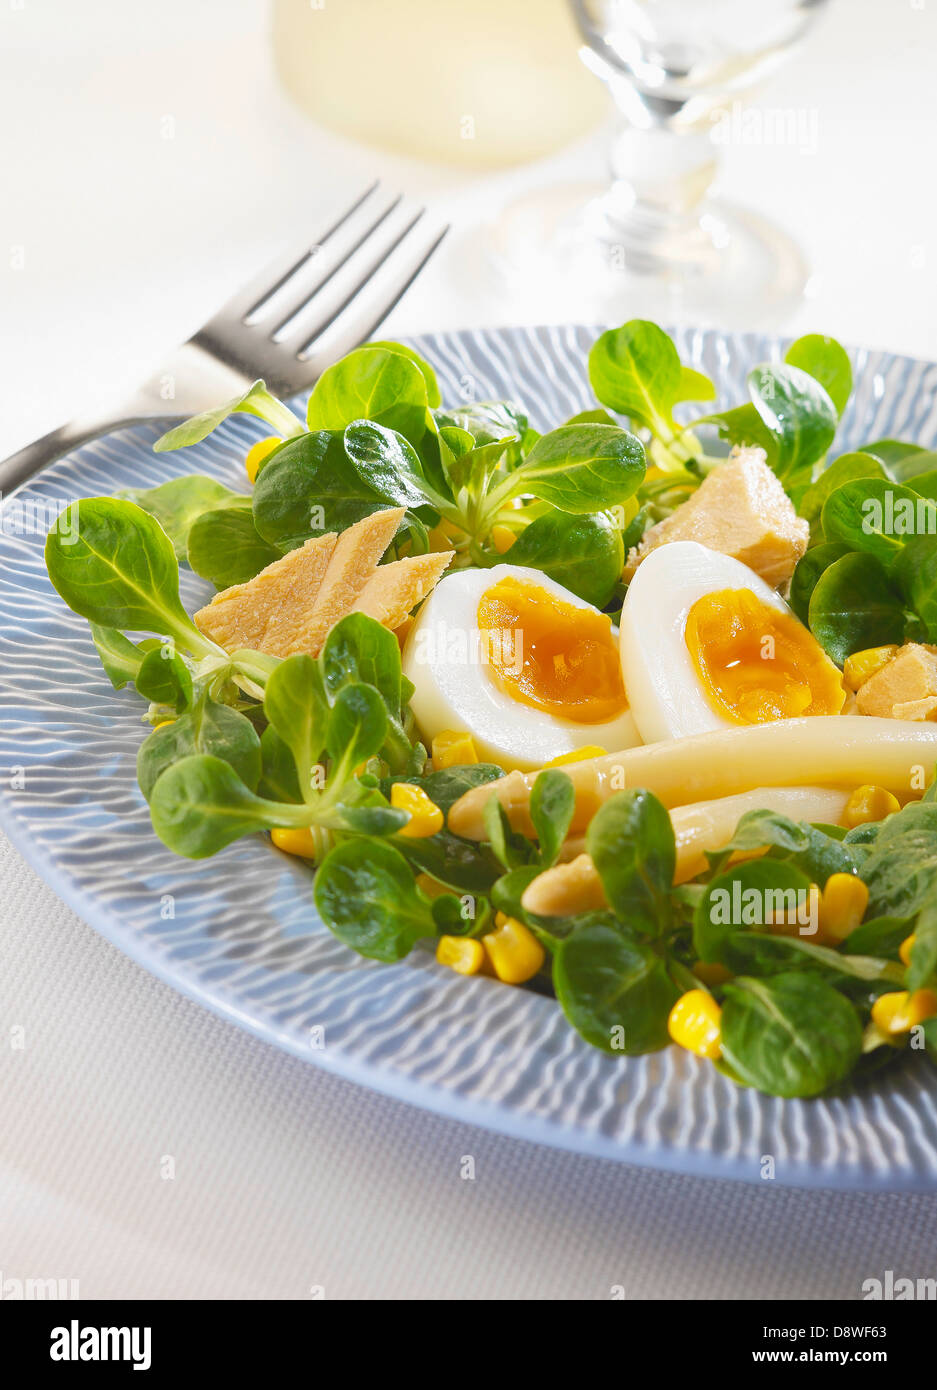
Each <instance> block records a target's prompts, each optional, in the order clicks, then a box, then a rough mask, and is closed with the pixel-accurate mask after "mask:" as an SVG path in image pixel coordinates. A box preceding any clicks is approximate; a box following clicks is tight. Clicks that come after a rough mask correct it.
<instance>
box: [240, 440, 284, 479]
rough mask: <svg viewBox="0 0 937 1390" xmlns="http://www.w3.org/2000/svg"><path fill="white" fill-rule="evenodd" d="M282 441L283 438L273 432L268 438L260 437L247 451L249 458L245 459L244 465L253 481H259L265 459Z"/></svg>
mask: <svg viewBox="0 0 937 1390" xmlns="http://www.w3.org/2000/svg"><path fill="white" fill-rule="evenodd" d="M282 443H283V440H282V439H281V438H280V437H279V435H276V434H271V435H268V436H267V438H266V439H258V441H257V443H256V444H252V445H251V447H250V448H249V449H248V451H247V458H246V459H245V460H244V467H245V469H246V470H247V476H248V478H249V479H250V481H251V482H252V483H254V482H256V481H257V473H258V471H259V469H260V465H261V464H262V463H263V461H264V459H265V458H266V457H267V455H268V454H272V453H273V451H274V449H275V448H276V447H277V445H278V444H282Z"/></svg>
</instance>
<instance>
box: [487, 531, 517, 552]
mask: <svg viewBox="0 0 937 1390" xmlns="http://www.w3.org/2000/svg"><path fill="white" fill-rule="evenodd" d="M516 540H517V536H516V535H515V533H514V532H513V531H512V530H511V528H510V526H492V528H491V544H492V545H493V546H494V548H495V550H497V552H498V554H499V555H506V554H507V552H508V551H509V550H510V549H511V546H512V545H513V544H514V542H515V541H516Z"/></svg>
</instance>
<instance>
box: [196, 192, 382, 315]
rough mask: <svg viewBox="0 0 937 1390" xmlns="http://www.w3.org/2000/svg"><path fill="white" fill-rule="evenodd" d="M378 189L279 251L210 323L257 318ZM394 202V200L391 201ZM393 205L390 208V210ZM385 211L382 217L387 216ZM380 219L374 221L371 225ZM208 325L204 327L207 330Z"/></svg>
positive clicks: (333, 240) (345, 227) (361, 196)
mask: <svg viewBox="0 0 937 1390" xmlns="http://www.w3.org/2000/svg"><path fill="white" fill-rule="evenodd" d="M379 187H380V180H379V179H376V180H375V181H374V183H372V184H370V185H369V186H368V187H367V188H366V189H364V191H363V192H362V193H360V194H359V195H358V197H357V198H355V200H354V202H353V203H352V204H351V205H350V206H349V207H347V208H346V209H345V210H344V212H342V213H340V214H338V215H337V216H335V215H333V216H332V217H330V218H328V219H326V220H324V221H323V223H322V224H321V228H320V230H319V231H318V233H317V234H316V235H314V236H311V237H307V238H306V239H305V240H303V241H301V242H294V243H293V244H292V245H291V246H290V247H289V248H288V249H287V250H285V251H281V252H280V254H279V255H278V256H277V257H275V259H274V260H272V261H270V262H268V264H267V265H266V266H264V268H263V270H261V271H259V272H258V273H257V274H256V275H255V276H253V277H252V278H251V279H250V280H249V281H248V282H247V284H246V285H242V286H241V288H240V289H239V290H238V291H237V293H236V294H234V295H232V296H231V298H230V299H229V300H228V301H227V302H226V303H225V304H223V305H222V306H221V308H220V309H219V310H218V311H217V312H216V313H215V314H213V315H212V318H211V319H210V320H209V323H210V324H212V325H215V326H220V325H222V324H225V323H229V324H230V323H243V322H244V321H245V320H246V319H248V318H249V317H251V316H252V315H254V314H257V313H258V312H259V311H260V310H261V309H262V308H263V306H264V305H265V304H266V303H267V302H268V301H269V300H271V299H272V298H273V297H274V295H276V294H277V293H278V292H279V291H280V290H282V289H283V287H284V286H285V285H286V284H287V282H288V281H289V280H291V279H292V277H293V276H294V275H295V274H296V272H297V271H298V270H300V269H301V268H302V267H303V266H304V265H305V264H306V263H307V262H308V261H310V260H313V259H314V258H315V257H316V255H317V252H318V251H319V250H320V249H321V248H322V247H324V246H327V245H328V244H329V242H330V241H331V242H332V244H333V246H334V244H335V239H336V238H337V237H338V235H339V234H340V233H341V232H342V230H343V229H347V226H348V223H349V221H350V220H351V219H352V218H353V217H354V216H355V214H356V213H357V212H359V210H362V209H364V208H365V205H366V204H368V203H369V201H370V200H371V199H373V198H374V195H375V194H376V193H377V191H378V189H379ZM393 201H397V200H393ZM393 201H392V202H391V204H390V206H393ZM387 210H388V209H385V211H384V213H383V214H382V215H386V211H387ZM378 221H380V218H377V220H376V222H375V223H374V225H377V222H378ZM208 326H209V325H208V324H206V325H205V327H206V328H207V327H208Z"/></svg>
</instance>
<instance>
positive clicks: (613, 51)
mask: <svg viewBox="0 0 937 1390" xmlns="http://www.w3.org/2000/svg"><path fill="white" fill-rule="evenodd" d="M570 4H571V7H572V12H573V16H574V18H575V21H576V24H577V27H578V30H579V33H580V35H581V37H582V40H583V46H582V48H581V50H580V56H581V58H582V59H583V61H584V62H585V63H586V65H587V66H588V67H589V68H590V69H591V70H592V71H593V72H594V73H595V74H596V75H597V76H598V77H600V78H601V79H602V80H603V81H604V82H605V83H606V84H607V86H608V88H609V91H610V92H611V95H612V97H613V99H614V102H615V105H616V107H617V110H618V116H619V129H618V132H617V134H616V136H615V139H614V141H613V144H612V147H611V158H610V164H611V175H612V181H611V185H610V186H608V185H606V186H605V187H604V188H600V189H599V188H595V187H589V186H584V185H581V184H580V185H565V186H562V185H561V186H557V187H555V188H553V189H547V190H543V189H541V190H538V191H535V192H534V193H531V194H528V195H527V196H526V197H522V198H520V199H518V200H516V201H515V202H514V203H512V204H511V205H509V207H508V208H507V209H506V210H505V211H504V212H503V213H502V214H501V216H500V218H499V221H498V222H497V223H496V224H495V226H494V227H493V229H492V237H491V243H490V244H491V247H492V250H493V253H494V256H495V260H496V262H497V263H498V264H499V266H500V268H501V269H502V271H503V272H504V273H505V274H506V275H507V276H508V277H509V278H510V279H511V281H512V282H513V283H514V284H515V285H517V284H519V283H520V282H522V281H523V280H525V279H526V280H531V279H536V280H537V281H539V282H540V283H541V284H542V283H543V282H544V277H549V278H550V280H551V281H552V283H553V284H555V285H557V286H558V287H560V288H561V290H565V292H566V293H567V294H568V295H569V296H570V299H571V300H574V301H575V304H576V306H577V314H576V316H577V317H580V318H582V317H589V318H592V319H598V320H606V319H610V318H614V317H616V316H619V315H621V316H625V317H629V318H631V317H654V318H659V319H666V320H669V321H671V322H677V321H684V322H685V321H690V320H691V321H695V322H710V323H715V324H720V325H722V326H725V327H743V326H744V327H751V326H753V324H755V323H756V322H757V323H759V324H762V325H763V324H764V323H765V322H766V321H770V320H772V319H778V318H779V317H783V314H784V312H785V310H787V309H789V308H790V307H792V306H793V304H794V303H795V302H796V301H797V299H798V298H799V296H800V294H801V292H802V290H803V287H804V284H805V281H806V270H805V266H804V262H803V260H802V258H801V255H800V253H799V251H798V250H797V248H796V246H795V245H794V244H793V242H791V241H790V240H789V239H788V237H787V236H785V234H784V233H783V232H781V231H780V230H778V229H777V228H775V227H774V226H772V225H771V224H770V223H769V222H767V221H766V220H765V219H763V218H761V217H759V216H758V215H757V214H756V213H754V212H751V211H748V210H745V209H741V208H737V207H734V206H732V205H729V204H726V203H723V202H721V201H719V200H716V199H713V198H712V197H711V196H710V194H709V189H710V185H711V183H712V181H713V178H714V177H715V174H716V170H717V167H718V153H719V146H720V144H721V143H722V144H725V143H727V142H728V141H729V140H732V139H743V140H745V142H746V143H754V142H758V141H760V142H761V143H764V144H765V145H766V146H770V145H771V144H776V143H778V142H779V141H780V142H784V143H791V142H793V141H797V142H799V143H800V144H801V145H805V146H807V147H808V152H812V149H810V148H809V147H810V146H811V144H812V145H813V146H815V143H816V113H815V112H814V111H810V110H807V109H806V108H797V109H792V110H788V111H767V110H766V111H759V110H757V109H751V110H746V109H744V108H743V107H742V105H741V94H742V93H743V92H745V91H746V89H748V88H750V87H751V86H752V85H753V84H754V83H756V82H758V81H760V80H761V79H762V78H763V77H764V76H765V75H766V74H768V73H770V72H771V71H772V70H773V69H774V68H775V67H776V66H777V65H778V64H779V63H781V62H782V61H783V60H784V59H785V58H786V57H787V55H788V54H790V53H791V52H792V51H793V50H794V48H795V46H796V45H797V44H798V43H799V42H800V40H801V39H802V38H803V37H804V35H805V34H806V32H807V30H808V29H809V28H810V26H811V24H812V22H813V20H814V19H815V18H816V17H817V15H818V14H819V12H820V11H821V10H822V9H824V8H825V5H826V0H570Z"/></svg>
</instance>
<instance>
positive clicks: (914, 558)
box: [894, 536, 937, 642]
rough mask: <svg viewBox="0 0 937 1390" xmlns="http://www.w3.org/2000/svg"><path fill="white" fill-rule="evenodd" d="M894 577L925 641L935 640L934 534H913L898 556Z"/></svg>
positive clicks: (936, 572) (936, 546)
mask: <svg viewBox="0 0 937 1390" xmlns="http://www.w3.org/2000/svg"><path fill="white" fill-rule="evenodd" d="M894 577H895V580H896V581H897V583H898V585H899V586H900V588H901V590H902V592H903V593H904V596H905V598H906V600H907V602H908V604H909V605H910V607H911V608H913V609H914V611H915V613H916V614H917V615H918V617H919V618H920V619H921V621H922V623H923V624H924V626H925V628H926V629H927V640H928V641H929V642H933V641H935V640H937V537H935V536H914V537H912V539H911V540H909V541H908V542H907V543H906V544H905V546H904V549H903V550H902V552H901V554H900V555H899V557H898V561H897V564H896V565H895V569H894Z"/></svg>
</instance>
